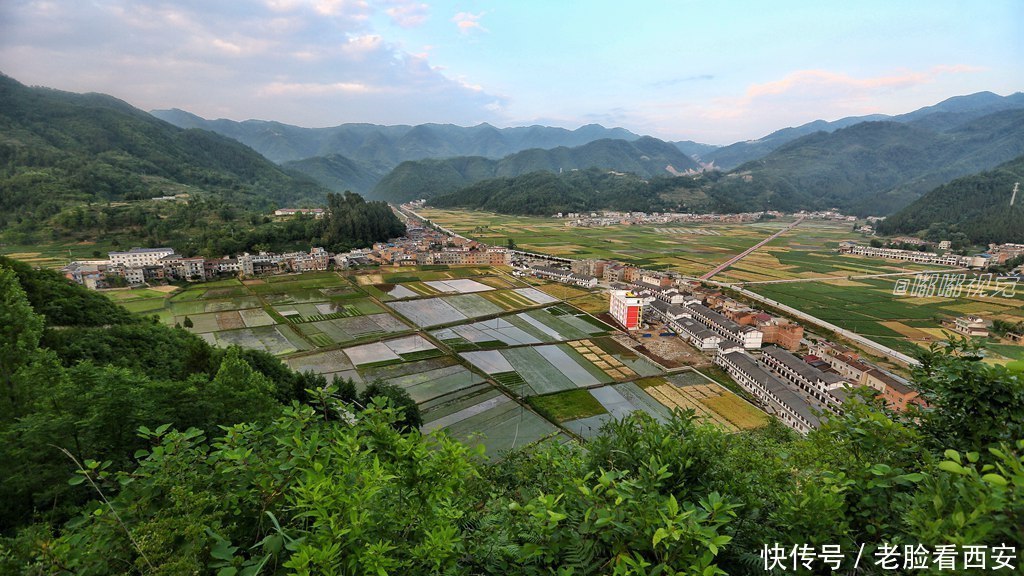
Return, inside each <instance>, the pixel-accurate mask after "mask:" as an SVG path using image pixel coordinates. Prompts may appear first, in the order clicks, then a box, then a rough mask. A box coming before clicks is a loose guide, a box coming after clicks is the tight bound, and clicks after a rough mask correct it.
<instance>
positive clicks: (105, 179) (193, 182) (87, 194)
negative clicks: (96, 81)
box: [0, 76, 326, 228]
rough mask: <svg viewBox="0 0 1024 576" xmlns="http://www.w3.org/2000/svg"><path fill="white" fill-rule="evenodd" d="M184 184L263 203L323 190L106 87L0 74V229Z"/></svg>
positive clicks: (190, 189) (312, 196)
mask: <svg viewBox="0 0 1024 576" xmlns="http://www.w3.org/2000/svg"><path fill="white" fill-rule="evenodd" d="M183 192H185V193H196V192H207V193H209V194H211V195H214V196H217V197H219V198H221V199H224V200H226V201H228V202H229V203H231V204H234V205H237V206H260V207H264V208H265V207H269V206H273V205H281V204H292V203H297V202H300V201H302V200H314V201H318V202H322V201H323V198H324V196H325V194H326V190H325V189H324V188H322V187H321V186H320V185H318V184H316V183H315V182H313V181H312V180H310V179H308V178H306V177H303V176H298V175H294V174H290V173H287V172H285V171H283V170H282V169H281V168H279V167H278V166H276V165H274V164H273V163H271V162H269V161H268V160H266V159H265V158H263V157H262V156H260V155H259V154H257V153H256V152H255V151H253V150H252V149H250V148H248V147H246V146H244V145H242V144H239V143H238V142H236V141H234V140H232V139H230V138H227V137H224V136H221V135H218V134H214V133H212V132H207V131H204V130H195V129H189V130H186V129H181V128H178V127H175V126H173V125H171V124H168V123H167V122H164V121H162V120H158V119H156V118H154V117H152V116H150V115H149V114H147V113H145V112H143V111H141V110H138V109H136V108H133V107H132V106H130V105H128V104H127V103H125V102H122V101H120V100H117V99H116V98H113V97H111V96H106V95H103V94H74V93H69V92H61V91H57V90H51V89H47V88H34V87H33V88H30V87H26V86H24V85H22V84H20V83H18V82H17V81H15V80H13V79H11V78H9V77H6V76H0V228H2V227H3V226H4V225H5V224H6V223H7V222H9V221H10V220H11V219H14V218H18V217H24V216H32V217H33V218H36V219H38V220H42V219H45V218H48V217H50V216H52V215H54V214H57V213H58V212H60V211H61V210H62V209H63V208H65V207H67V206H69V205H76V204H88V203H107V202H117V201H134V200H142V199H147V198H152V197H156V196H162V195H165V194H176V193H183Z"/></svg>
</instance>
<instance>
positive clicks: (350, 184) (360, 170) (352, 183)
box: [281, 154, 389, 195]
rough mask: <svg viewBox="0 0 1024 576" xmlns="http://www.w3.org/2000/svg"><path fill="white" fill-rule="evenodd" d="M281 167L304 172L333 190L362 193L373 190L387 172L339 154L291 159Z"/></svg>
mask: <svg viewBox="0 0 1024 576" xmlns="http://www.w3.org/2000/svg"><path fill="white" fill-rule="evenodd" d="M281 167H282V168H284V169H285V170H289V171H292V172H299V173H301V174H305V175H306V176H309V177H310V178H312V179H313V180H316V181H317V182H319V183H320V184H322V185H323V186H325V187H327V188H329V189H331V190H333V191H335V192H344V191H346V190H349V191H352V192H356V193H359V194H363V195H365V194H366V193H368V192H370V191H371V190H373V187H374V186H376V185H377V182H379V181H380V179H381V178H383V177H384V175H385V174H387V173H388V172H389V170H386V169H382V168H375V167H373V166H370V165H368V164H365V163H363V162H356V161H355V160H352V159H350V158H347V157H345V156H342V155H341V154H331V155H329V156H313V157H312V158H305V159H303V160H291V161H288V162H284V163H282V164H281Z"/></svg>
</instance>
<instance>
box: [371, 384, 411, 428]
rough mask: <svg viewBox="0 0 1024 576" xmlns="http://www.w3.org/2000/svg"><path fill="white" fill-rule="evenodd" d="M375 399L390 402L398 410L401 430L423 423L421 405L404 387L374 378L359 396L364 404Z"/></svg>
mask: <svg viewBox="0 0 1024 576" xmlns="http://www.w3.org/2000/svg"><path fill="white" fill-rule="evenodd" d="M374 401H376V402H377V403H378V404H381V403H388V404H390V405H391V406H392V407H394V408H395V409H396V410H398V413H399V414H400V416H399V417H398V418H397V420H396V422H395V425H396V426H397V427H398V429H399V430H417V429H419V427H420V426H422V425H423V417H422V416H421V415H420V407H419V405H417V404H416V401H415V400H413V399H412V397H411V396H409V393H408V392H406V391H405V389H404V388H399V387H398V386H395V385H394V384H386V383H385V382H384V381H383V380H379V379H378V380H374V381H373V382H371V383H370V385H369V386H367V387H366V389H365V390H363V393H362V395H361V396H360V397H359V403H360V404H362V405H363V406H369V405H370V404H373V403H374ZM382 401H383V402H382Z"/></svg>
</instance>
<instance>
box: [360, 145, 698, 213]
mask: <svg viewBox="0 0 1024 576" xmlns="http://www.w3.org/2000/svg"><path fill="white" fill-rule="evenodd" d="M588 168H600V169H602V170H614V171H617V172H629V173H632V174H636V175H638V176H640V177H643V178H649V177H654V176H669V175H672V174H673V173H681V172H685V171H687V170H693V169H697V168H698V166H697V163H696V162H694V161H693V159H691V158H690V157H688V156H686V155H685V154H683V153H682V152H681V151H679V149H678V148H676V147H675V146H673V145H672V144H669V143H667V142H663V141H661V140H658V139H656V138H651V137H648V136H645V137H643V138H640V139H638V140H635V141H632V142H627V141H625V140H610V139H605V140H596V141H594V142H591V143H589V144H585V145H583V146H577V147H574V148H568V147H564V146H562V147H558V148H554V149H551V150H543V149H539V148H534V149H530V150H524V151H522V152H517V153H516V154H511V155H509V156H506V157H504V158H502V159H501V160H490V159H487V158H483V157H456V158H449V159H446V160H420V161H417V162H403V163H402V164H400V165H399V166H398V167H397V168H395V169H394V170H393V171H392V172H391V173H389V174H388V175H387V176H385V177H384V178H383V179H382V180H381V181H380V183H378V184H377V186H376V187H375V188H374V189H373V192H372V193H371V196H372V197H373V198H379V199H384V200H388V201H391V202H404V201H408V200H414V199H417V198H431V197H433V196H438V195H441V194H447V193H449V192H453V191H456V190H458V189H460V188H463V187H465V186H467V185H469V184H473V183H475V182H479V181H482V180H486V179H491V178H499V177H506V178H508V177H515V176H521V175H524V174H530V173H533V172H538V171H548V172H552V173H555V172H564V171H572V170H583V169H588Z"/></svg>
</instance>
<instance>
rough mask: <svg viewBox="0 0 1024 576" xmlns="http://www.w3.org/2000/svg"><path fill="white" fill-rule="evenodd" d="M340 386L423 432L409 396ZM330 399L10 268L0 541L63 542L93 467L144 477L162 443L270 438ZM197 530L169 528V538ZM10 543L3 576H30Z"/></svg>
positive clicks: (314, 381)
mask: <svg viewBox="0 0 1024 576" xmlns="http://www.w3.org/2000/svg"><path fill="white" fill-rule="evenodd" d="M333 385H334V386H335V389H338V390H341V391H343V393H344V394H343V397H344V398H345V399H346V400H347V401H348V402H349V403H350V404H352V405H366V404H369V403H370V402H371V400H372V399H373V398H374V397H378V396H383V397H387V398H389V399H391V400H392V402H393V404H394V405H395V406H400V407H402V408H403V410H404V416H403V418H405V420H403V421H402V422H404V423H403V424H400V427H401V426H408V425H410V423H411V425H418V418H419V413H418V410H417V409H416V406H415V403H414V402H412V400H411V399H410V398H409V397H408V394H405V393H404V392H403V391H401V390H398V389H395V388H393V387H389V386H385V385H381V384H374V385H371V386H369V387H367V388H366V390H364V391H363V393H362V394H361V395H357V393H356V386H355V384H354V383H353V382H351V381H338V380H336V381H335V382H334V383H333ZM329 387H330V385H329V383H328V382H327V381H326V380H325V379H324V378H323V377H322V376H316V375H313V374H297V373H295V372H293V371H291V370H290V369H288V368H287V367H286V366H285V365H284V364H283V363H281V362H280V361H279V360H278V359H276V358H275V357H273V356H271V355H269V354H266V353H264V352H258V351H253V350H242V349H239V348H231V349H228V350H223V349H218V348H213V347H212V346H210V345H209V344H207V343H206V342H205V341H204V340H202V339H201V338H199V337H198V336H195V335H194V334H191V333H189V332H187V331H185V330H182V329H176V328H168V327H166V326H163V325H161V324H159V323H157V321H156V319H155V318H143V317H139V316H134V315H131V314H129V313H128V312H127V311H126V310H124V309H123V308H121V307H120V306H118V305H116V304H114V303H113V302H111V301H110V300H108V299H106V298H105V297H103V296H102V295H100V294H97V293H95V292H92V291H89V290H86V289H84V288H82V287H81V286H77V285H73V284H71V283H69V282H68V281H67V280H65V279H64V278H63V277H61V276H60V275H58V274H56V273H54V272H52V271H47V270H34V269H32V268H30V267H28V266H27V265H25V264H23V263H20V262H17V261H14V260H9V259H7V258H2V257H0V461H2V462H3V463H4V464H3V469H4V474H3V478H4V481H3V482H2V483H0V509H2V510H4V514H2V515H0V535H3V536H12V535H14V534H16V533H18V531H19V530H22V531H23V532H21V533H22V534H23V535H25V537H27V538H30V539H34V538H35V537H36V536H31V535H33V534H35V535H42V534H44V533H59V532H60V531H61V530H62V529H63V528H62V527H63V526H64V524H65V522H66V521H67V520H69V519H71V518H74V517H75V516H77V515H78V514H79V513H80V512H82V511H83V510H89V513H91V511H92V510H94V508H92V507H91V506H86V507H85V508H83V506H85V505H86V504H87V503H88V502H89V500H90V499H91V498H92V497H93V496H95V492H93V491H92V490H91V489H86V488H85V487H84V486H80V485H78V483H76V482H72V483H71V484H69V482H68V480H69V479H72V478H73V477H74V474H75V470H76V469H78V467H79V465H82V466H86V467H88V466H91V465H90V464H87V462H89V461H90V460H94V461H96V464H95V466H96V467H95V468H90V469H91V470H93V471H94V472H97V473H99V472H101V471H105V470H109V471H111V472H112V471H114V470H131V469H135V467H136V464H137V463H138V460H137V458H138V454H137V452H138V451H139V450H147V449H149V448H151V447H152V439H153V437H154V436H153V435H152V434H162V431H163V430H167V429H168V428H173V429H177V430H187V429H190V428H196V429H202V430H206V431H208V432H210V433H219V431H220V427H221V426H230V425H233V424H236V423H241V422H247V423H251V424H253V425H257V424H259V425H269V424H270V423H271V422H272V421H273V420H274V419H276V418H278V417H280V416H281V414H282V411H283V410H284V408H285V406H287V405H289V404H291V403H293V402H303V403H305V402H310V401H311V396H310V395H309V391H310V390H313V391H316V393H322V391H324V390H326V389H329ZM150 429H152V430H156V432H153V433H150V432H148V430H150ZM140 431H142V434H140ZM143 473H144V471H143ZM95 480H97V481H98V482H99V483H100V485H101V486H102V487H103V490H104V492H105V493H106V494H107V495H108V496H111V497H114V496H117V495H118V494H119V493H120V492H121V490H122V488H123V487H122V486H120V485H118V484H117V483H116V482H113V478H112V477H109V478H107V477H104V478H96V479H95ZM154 495H155V493H154ZM197 504H199V503H198V502H197ZM200 505H201V504H200ZM201 528H202V527H201V526H200V525H195V526H192V527H185V526H178V527H177V528H172V527H170V526H168V529H170V530H171V532H168V533H165V534H162V535H161V538H162V537H164V536H171V535H172V534H173V533H175V532H176V531H177V530H179V529H180V530H181V532H177V533H178V534H179V535H184V534H188V533H190V530H192V529H201ZM40 530H41V531H42V532H40ZM27 541H28V540H26V542H27ZM9 543H10V542H9V541H8V542H6V543H4V544H0V573H3V574H15V573H18V572H19V571H20V570H21V569H23V568H26V566H24V565H19V564H17V563H14V564H11V563H10V562H8V561H9V560H11V558H10V556H9V553H10V548H9V547H8V546H7V544H9ZM89 547H90V545H87V544H80V545H77V544H76V545H73V546H71V548H72V549H78V550H84V549H86V548H89ZM123 569H124V568H123V567H121V568H114V567H112V566H111V567H109V571H108V572H106V573H121V572H122V570H123Z"/></svg>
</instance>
